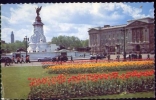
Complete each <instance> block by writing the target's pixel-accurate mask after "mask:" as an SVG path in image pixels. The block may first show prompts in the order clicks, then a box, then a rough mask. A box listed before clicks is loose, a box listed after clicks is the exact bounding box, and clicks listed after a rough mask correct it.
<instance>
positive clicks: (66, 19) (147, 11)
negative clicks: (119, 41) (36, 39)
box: [1, 2, 154, 43]
mask: <svg viewBox="0 0 156 100" xmlns="http://www.w3.org/2000/svg"><path fill="white" fill-rule="evenodd" d="M153 5H154V3H153V2H140V3H47V4H46V3H39V4H37V3H36V4H1V39H2V40H5V41H6V42H7V43H10V41H11V40H10V35H11V32H12V31H13V32H14V36H15V40H20V41H22V40H23V38H24V37H25V36H28V37H31V35H33V26H32V24H33V22H34V21H35V17H36V10H35V8H37V7H38V6H42V9H41V11H40V17H41V19H42V22H43V23H44V26H43V29H44V35H45V37H46V39H47V42H49V41H51V39H52V37H56V36H59V35H66V36H76V37H79V39H81V40H85V39H88V38H89V35H88V29H89V28H92V27H99V26H101V27H103V26H104V25H111V26H113V25H120V24H127V21H128V20H133V19H139V18H144V17H152V18H154V6H153ZM141 6H142V7H141Z"/></svg>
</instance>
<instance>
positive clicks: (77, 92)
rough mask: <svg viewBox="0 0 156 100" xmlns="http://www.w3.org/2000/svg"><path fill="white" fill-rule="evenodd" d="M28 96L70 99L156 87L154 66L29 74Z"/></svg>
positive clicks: (152, 89)
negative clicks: (86, 71) (143, 68)
mask: <svg viewBox="0 0 156 100" xmlns="http://www.w3.org/2000/svg"><path fill="white" fill-rule="evenodd" d="M28 80H29V81H30V83H29V86H30V89H31V91H30V93H29V95H28V99H69V98H76V97H84V96H85V97H87V96H100V95H107V94H120V93H135V92H143V91H154V82H155V81H154V70H148V71H129V72H126V73H122V74H119V73H118V72H112V73H94V74H93V73H92V74H77V75H64V74H59V75H58V76H53V77H45V78H28Z"/></svg>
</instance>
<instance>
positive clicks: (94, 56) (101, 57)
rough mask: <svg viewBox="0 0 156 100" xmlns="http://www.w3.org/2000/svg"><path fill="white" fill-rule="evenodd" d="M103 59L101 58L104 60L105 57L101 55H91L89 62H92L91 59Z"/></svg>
mask: <svg viewBox="0 0 156 100" xmlns="http://www.w3.org/2000/svg"><path fill="white" fill-rule="evenodd" d="M96 57H97V59H103V58H106V56H103V55H91V56H90V60H93V59H96Z"/></svg>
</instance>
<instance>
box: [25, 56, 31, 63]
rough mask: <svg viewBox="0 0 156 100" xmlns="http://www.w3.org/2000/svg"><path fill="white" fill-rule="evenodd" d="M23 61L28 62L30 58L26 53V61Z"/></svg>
mask: <svg viewBox="0 0 156 100" xmlns="http://www.w3.org/2000/svg"><path fill="white" fill-rule="evenodd" d="M25 62H26V63H28V62H29V63H30V59H29V56H28V55H27V56H26V61H25Z"/></svg>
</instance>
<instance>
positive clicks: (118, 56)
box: [117, 54, 120, 62]
mask: <svg viewBox="0 0 156 100" xmlns="http://www.w3.org/2000/svg"><path fill="white" fill-rule="evenodd" d="M117 60H118V62H119V61H120V55H119V54H118V55H117Z"/></svg>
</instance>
